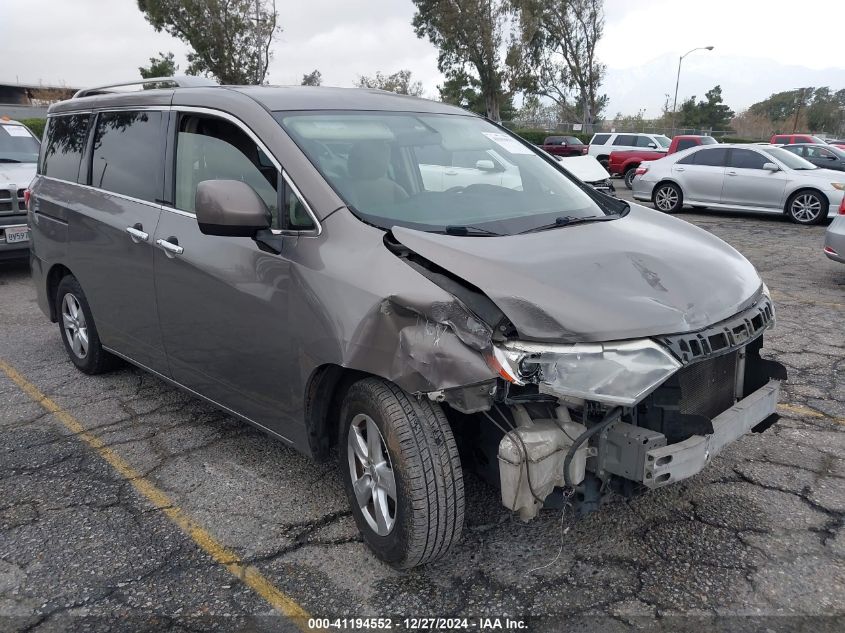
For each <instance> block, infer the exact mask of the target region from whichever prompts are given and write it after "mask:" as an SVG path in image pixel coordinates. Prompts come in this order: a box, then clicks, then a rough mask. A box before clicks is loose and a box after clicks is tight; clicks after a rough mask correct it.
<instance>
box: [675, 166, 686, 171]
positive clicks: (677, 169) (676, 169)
mask: <svg viewBox="0 0 845 633" xmlns="http://www.w3.org/2000/svg"><path fill="white" fill-rule="evenodd" d="M675 171H684V168H683V167H675Z"/></svg>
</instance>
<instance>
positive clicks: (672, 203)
mask: <svg viewBox="0 0 845 633" xmlns="http://www.w3.org/2000/svg"><path fill="white" fill-rule="evenodd" d="M683 206H684V195H683V193H681V190H680V188H679V187H678V186H677V185H675V184H672V183H671V182H664V183H661V184H659V185H657V188H655V190H654V207H655V208H656V209H657V210H658V211H663V212H664V213H677V212H678V211H680V210H681V209H682V208H683Z"/></svg>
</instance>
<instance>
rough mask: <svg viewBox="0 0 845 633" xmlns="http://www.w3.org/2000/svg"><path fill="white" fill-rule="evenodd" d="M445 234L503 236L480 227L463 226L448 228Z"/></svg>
mask: <svg viewBox="0 0 845 633" xmlns="http://www.w3.org/2000/svg"><path fill="white" fill-rule="evenodd" d="M443 232H444V233H446V235H495V236H497V237H501V235H502V234H501V233H496V231H491V230H490V229H485V228H482V227H480V226H461V225H453V226H447V227H446V228H445V229H444V231H443Z"/></svg>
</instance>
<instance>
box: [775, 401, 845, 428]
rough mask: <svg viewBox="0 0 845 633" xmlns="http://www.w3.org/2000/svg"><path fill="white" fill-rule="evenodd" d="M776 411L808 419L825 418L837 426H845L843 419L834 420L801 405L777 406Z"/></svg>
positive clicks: (844, 419)
mask: <svg viewBox="0 0 845 633" xmlns="http://www.w3.org/2000/svg"><path fill="white" fill-rule="evenodd" d="M778 409H780V410H781V411H786V412H787V413H792V414H794V415H803V416H806V417H808V418H825V419H827V420H831V421H832V422H836V423H837V424H845V418H834V417H831V416H829V415H827V414H825V413H822V412H821V411H816V410H815V409H811V408H810V407H805V406H804V405H803V404H779V405H778Z"/></svg>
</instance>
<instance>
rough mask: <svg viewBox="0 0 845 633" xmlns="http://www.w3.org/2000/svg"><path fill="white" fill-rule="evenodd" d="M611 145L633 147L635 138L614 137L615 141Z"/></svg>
mask: <svg viewBox="0 0 845 633" xmlns="http://www.w3.org/2000/svg"><path fill="white" fill-rule="evenodd" d="M613 144H614V145H624V146H626V147H634V146H635V145H636V144H637V137H636V136H634V135H633V134H620V135H619V136H617V137H616V141H614V143H613Z"/></svg>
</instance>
